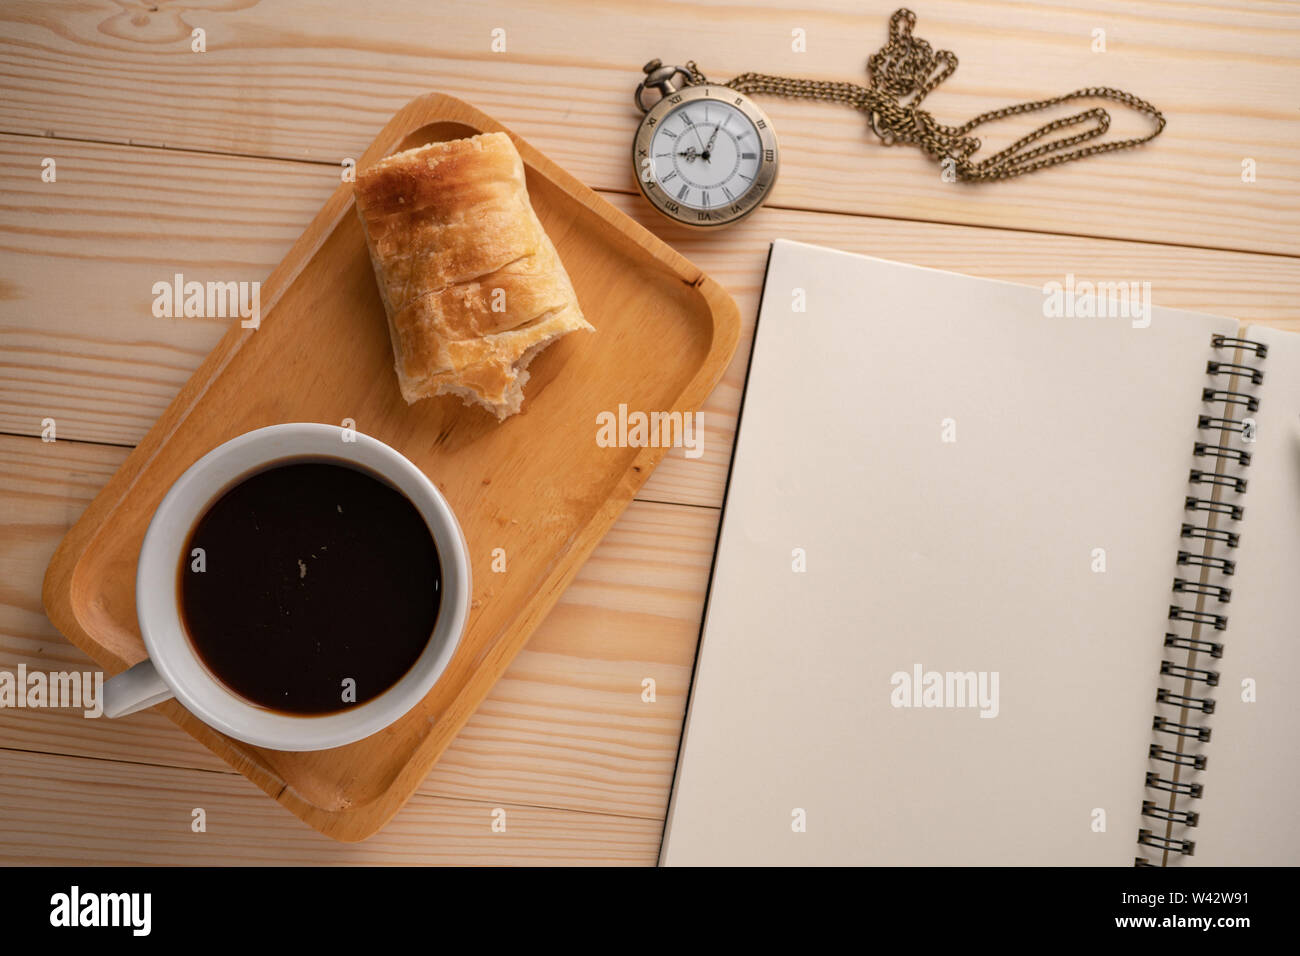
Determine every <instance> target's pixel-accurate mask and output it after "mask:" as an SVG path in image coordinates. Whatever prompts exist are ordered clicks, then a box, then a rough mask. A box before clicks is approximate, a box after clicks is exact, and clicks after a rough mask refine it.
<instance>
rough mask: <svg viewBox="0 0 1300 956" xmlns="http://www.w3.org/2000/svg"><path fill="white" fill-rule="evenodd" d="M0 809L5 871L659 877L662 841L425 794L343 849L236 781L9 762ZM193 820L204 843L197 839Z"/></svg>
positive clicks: (199, 774)
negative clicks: (333, 870)
mask: <svg viewBox="0 0 1300 956" xmlns="http://www.w3.org/2000/svg"><path fill="white" fill-rule="evenodd" d="M0 806H3V807H4V813H3V814H0V863H2V864H6V865H15V864H40V865H58V864H64V865H109V864H117V865H122V864H127V865H140V864H150V865H162V864H182V863H183V864H196V863H197V864H208V865H220V866H234V865H240V866H274V865H283V864H284V863H285V862H286V861H288V860H292V861H294V862H298V863H309V864H316V865H326V864H329V865H362V864H370V865H376V864H384V865H417V864H420V865H428V864H439V863H454V864H459V865H462V866H464V865H467V864H494V865H503V864H513V865H534V866H536V865H547V866H552V865H570V864H584V865H600V866H614V865H633V864H639V865H651V864H653V863H654V862H655V858H656V855H657V854H658V852H659V837H660V832H661V830H662V824H661V822H660V821H658V820H644V819H638V818H635V817H618V816H609V815H606V814H600V813H573V812H570V811H565V810H552V809H548V808H545V807H534V806H516V805H513V804H501V803H496V804H494V803H490V802H478V801H468V800H449V799H446V798H443V797H431V796H427V795H424V794H421V795H418V796H416V797H414V798H413V799H412V800H411V801H410V802H409V803H408V804H407V805H406V807H405V808H404V809H403V810H402V811H401V812H400V813H399V814H398V815H397V817H395V818H394V819H393V821H392V823H391V824H390V825H389V826H388V827H386V828H385V829H384V831H383V832H382V833H380V834H379V835H377V836H376V837H374V838H373V839H371V840H368V841H366V842H365V843H361V844H342V843H335V842H334V841H332V840H328V839H326V838H325V837H322V836H321V835H320V834H318V833H315V832H314V831H312V830H311V829H309V828H308V827H306V826H305V825H303V824H302V823H300V822H298V821H297V820H294V819H293V818H292V817H290V816H288V815H287V814H285V813H284V812H283V811H282V810H280V808H279V807H277V806H276V805H275V804H274V803H273V802H271V801H270V800H267V799H266V797H265V796H264V795H263V794H262V793H261V791H259V790H258V789H257V788H256V787H254V786H253V785H252V784H250V783H249V782H248V781H247V780H244V779H243V778H242V777H240V776H238V775H237V774H228V773H205V772H203V771H201V770H181V769H177V768H174V767H149V766H142V765H139V764H122V763H116V762H114V761H108V760H81V759H77V758H74V757H62V756H57V755H53V754H30V753H16V752H14V751H7V750H0ZM196 808H201V809H202V810H203V811H204V821H205V826H206V830H205V832H202V833H195V832H194V831H193V830H192V829H191V827H192V825H193V821H194V819H195V817H194V815H193V812H194V810H195V809H196ZM495 811H504V817H503V818H502V817H501V816H500V814H496V816H494V812H495ZM495 819H504V823H505V830H504V831H503V832H494V831H493V830H492V825H493V822H494V820H495Z"/></svg>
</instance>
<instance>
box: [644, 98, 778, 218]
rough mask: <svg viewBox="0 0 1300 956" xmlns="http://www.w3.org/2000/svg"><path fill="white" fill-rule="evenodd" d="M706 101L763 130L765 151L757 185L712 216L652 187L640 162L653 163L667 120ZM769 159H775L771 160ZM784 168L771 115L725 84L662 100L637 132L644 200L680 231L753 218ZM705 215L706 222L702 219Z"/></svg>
mask: <svg viewBox="0 0 1300 956" xmlns="http://www.w3.org/2000/svg"><path fill="white" fill-rule="evenodd" d="M702 99H711V100H717V101H719V102H723V103H727V104H728V105H730V106H733V107H735V108H736V109H738V110H739V111H740V112H741V113H742V114H743V115H744V116H745V118H746V119H748V120H749V121H750V122H751V123H753V124H754V128H755V129H756V130H758V138H759V147H760V150H761V152H760V153H759V159H758V171H757V172H756V173H755V174H754V182H753V183H752V184H751V185H750V187H749V188H748V189H746V190H745V192H744V193H743V194H742V195H741V196H739V197H737V199H736V200H734V201H733V202H730V203H728V204H727V205H725V206H719V207H717V208H716V209H707V210H705V209H700V208H698V207H696V206H687V205H685V204H684V203H679V202H678V201H677V200H675V199H673V198H672V197H671V196H669V195H668V194H667V193H666V192H665V191H664V189H663V187H662V186H660V184H659V183H658V182H657V181H655V180H651V181H650V182H648V183H647V182H646V181H645V180H644V179H643V178H642V174H641V170H642V166H641V161H642V160H643V159H646V158H649V155H650V141H651V139H652V138H653V136H654V132H655V128H656V127H657V126H658V125H659V123H661V122H662V121H663V118H664V117H665V116H667V115H668V114H669V113H671V112H673V111H674V110H676V109H678V108H679V107H681V106H684V105H685V104H687V103H691V102H694V101H695V100H702ZM769 156H770V157H771V159H769V158H768V157H769ZM780 164H781V153H780V149H779V147H778V146H777V142H776V133H775V131H774V130H773V129H772V121H771V120H770V119H768V116H767V114H766V113H764V112H763V110H762V109H761V108H760V107H759V106H758V104H757V103H755V102H754V101H753V100H751V99H750V98H749V97H748V96H746V95H745V94H744V93H739V92H737V91H736V90H733V89H729V88H728V87H726V86H723V85H722V84H720V83H705V84H700V85H697V86H687V87H684V88H682V89H680V90H677V91H676V92H673V93H670V94H668V95H667V96H664V97H662V98H661V99H660V100H659V102H657V103H655V105H654V106H652V107H650V109H649V110H648V111H647V112H646V114H645V116H644V117H642V118H641V125H640V126H638V127H637V131H636V136H635V137H633V140H632V168H633V171H634V174H635V176H636V184H637V188H639V189H640V190H641V195H643V196H645V198H646V199H648V200H649V201H650V204H651V205H652V206H654V207H655V209H657V210H658V211H659V212H660V213H661V214H662V215H664V216H665V217H667V218H669V219H671V220H672V221H673V222H675V223H678V224H679V225H683V226H687V227H689V228H692V229H717V228H720V227H722V226H730V225H732V224H733V223H737V222H740V220H742V219H745V218H746V217H748V216H751V215H753V213H754V210H756V209H758V207H759V206H761V205H763V203H764V202H765V201H766V200H767V197H768V196H769V195H770V194H771V192H772V186H773V185H774V184H775V183H776V174H777V171H778V169H779V167H780ZM750 197H753V198H752V199H751V198H750ZM737 206H740V207H741V208H740V210H739V211H733V210H735V209H736V207H737ZM684 210H689V215H690V217H691V218H685V216H684V213H683V211H684ZM719 213H721V215H719ZM702 215H703V216H706V217H707V218H701V216H702Z"/></svg>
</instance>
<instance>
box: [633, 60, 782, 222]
mask: <svg viewBox="0 0 1300 956" xmlns="http://www.w3.org/2000/svg"><path fill="white" fill-rule="evenodd" d="M691 66H693V64H691ZM644 70H645V74H646V78H645V79H644V80H643V81H642V82H641V83H640V85H638V86H637V88H636V94H635V97H634V99H635V101H636V105H637V106H638V107H639V108H640V109H641V111H642V112H643V113H645V116H644V117H643V118H642V120H641V125H640V127H639V128H638V129H637V131H636V138H635V139H634V140H633V142H632V161H633V164H634V165H635V167H636V181H637V185H638V186H640V187H641V192H642V193H644V194H645V197H646V198H647V199H649V200H650V202H651V203H652V204H653V205H654V207H655V208H656V209H658V210H659V211H660V212H661V213H663V214H664V215H665V216H667V217H668V218H669V219H672V220H674V221H676V222H679V223H682V224H683V225H686V226H692V227H695V228H704V229H713V228H719V227H721V226H728V225H730V224H731V223H733V222H738V221H739V220H741V219H744V218H745V217H746V216H748V215H749V214H750V213H752V212H753V211H754V210H755V209H757V208H758V207H759V206H760V205H761V204H762V202H763V200H765V199H766V198H767V195H768V193H770V192H771V191H772V184H773V183H775V182H776V171H777V167H778V165H779V155H778V146H777V143H776V134H775V133H774V132H773V130H772V123H771V121H770V120H769V119H768V118H767V115H766V114H765V113H764V112H763V111H762V110H761V109H759V108H758V106H757V105H756V104H755V103H754V102H753V101H752V100H751V99H750V98H749V97H747V96H746V95H745V94H744V93H741V92H738V91H736V90H733V89H730V88H729V87H726V86H723V85H722V84H721V83H709V82H708V81H707V80H704V79H703V77H700V76H699V74H698V72H696V71H694V70H688V69H686V68H684V67H680V66H664V65H663V64H661V63H660V62H659V61H658V60H651V61H650V62H649V63H647V64H646V65H645V68H644ZM647 89H654V90H658V92H659V100H658V102H656V103H654V104H652V105H649V106H647V105H646V103H645V94H646V91H647Z"/></svg>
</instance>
